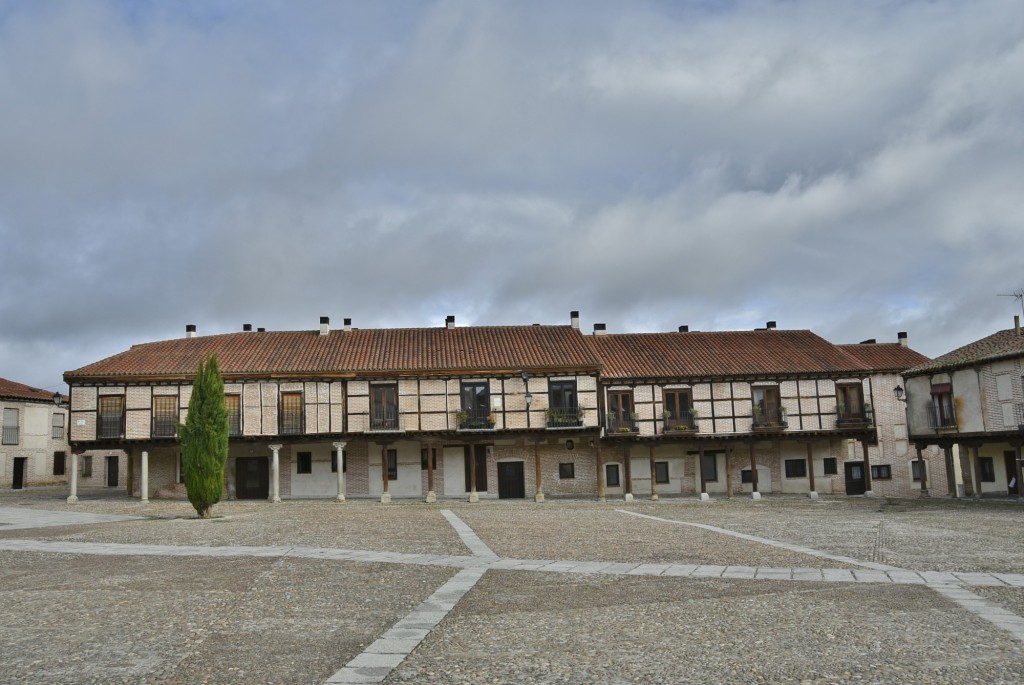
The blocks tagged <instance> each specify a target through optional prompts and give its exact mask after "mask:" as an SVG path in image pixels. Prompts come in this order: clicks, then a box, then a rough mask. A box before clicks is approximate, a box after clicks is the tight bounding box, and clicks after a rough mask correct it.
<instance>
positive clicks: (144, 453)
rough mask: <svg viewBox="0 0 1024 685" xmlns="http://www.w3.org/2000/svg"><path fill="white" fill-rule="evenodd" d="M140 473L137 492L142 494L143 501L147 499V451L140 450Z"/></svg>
mask: <svg viewBox="0 0 1024 685" xmlns="http://www.w3.org/2000/svg"><path fill="white" fill-rule="evenodd" d="M141 471H142V473H141V474H140V477H141V479H142V480H141V481H140V483H139V487H140V488H141V489H140V490H139V494H140V495H141V496H142V497H141V499H142V501H143V502H148V501H149V452H147V451H146V450H142V468H141Z"/></svg>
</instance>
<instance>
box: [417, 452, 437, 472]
mask: <svg viewBox="0 0 1024 685" xmlns="http://www.w3.org/2000/svg"><path fill="white" fill-rule="evenodd" d="M427 456H428V452H427V448H426V447H423V448H421V449H420V470H421V471H426V470H427V469H428V468H430V464H428V463H427ZM431 456H433V457H434V468H437V448H436V447H435V448H434V449H433V455H431Z"/></svg>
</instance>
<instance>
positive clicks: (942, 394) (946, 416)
mask: <svg viewBox="0 0 1024 685" xmlns="http://www.w3.org/2000/svg"><path fill="white" fill-rule="evenodd" d="M932 413H933V418H934V423H935V428H955V427H956V409H955V406H954V404H953V386H952V385H950V384H949V383H942V384H938V385H933V386H932Z"/></svg>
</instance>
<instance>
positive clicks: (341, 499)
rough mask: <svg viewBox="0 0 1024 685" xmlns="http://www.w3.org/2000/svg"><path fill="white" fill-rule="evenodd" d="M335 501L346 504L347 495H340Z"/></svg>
mask: <svg viewBox="0 0 1024 685" xmlns="http://www.w3.org/2000/svg"><path fill="white" fill-rule="evenodd" d="M334 500H335V501H336V502H344V501H345V495H342V494H339V495H338V496H337V497H335V498H334Z"/></svg>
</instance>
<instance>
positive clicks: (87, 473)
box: [80, 454, 92, 478]
mask: <svg viewBox="0 0 1024 685" xmlns="http://www.w3.org/2000/svg"><path fill="white" fill-rule="evenodd" d="M80 470H81V472H82V478H92V455H89V454H83V455H82V465H81V467H80Z"/></svg>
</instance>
